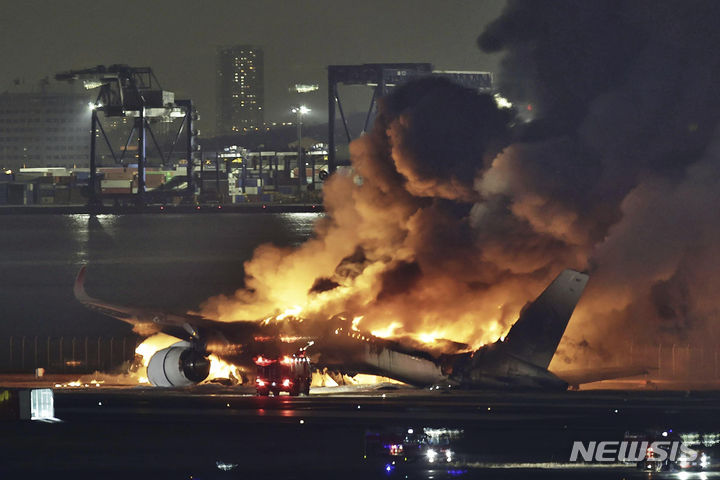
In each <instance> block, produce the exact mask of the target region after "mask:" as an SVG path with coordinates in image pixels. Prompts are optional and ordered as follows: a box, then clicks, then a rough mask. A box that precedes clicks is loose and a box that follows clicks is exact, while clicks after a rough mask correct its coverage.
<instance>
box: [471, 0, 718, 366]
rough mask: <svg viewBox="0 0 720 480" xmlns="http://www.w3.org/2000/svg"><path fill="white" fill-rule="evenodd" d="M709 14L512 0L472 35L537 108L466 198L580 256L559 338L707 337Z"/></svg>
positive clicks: (713, 102) (713, 70)
mask: <svg viewBox="0 0 720 480" xmlns="http://www.w3.org/2000/svg"><path fill="white" fill-rule="evenodd" d="M719 14H720V4H719V3H718V2H714V1H691V2H681V1H664V2H651V1H639V2H625V1H586V2H574V1H556V2H533V1H511V2H509V3H508V6H507V8H506V10H505V12H504V13H503V14H502V16H501V17H500V18H498V19H497V20H496V21H495V22H494V23H493V24H491V25H490V26H489V27H488V29H487V30H486V31H485V32H484V33H483V34H482V35H481V36H480V38H479V44H480V46H481V48H483V49H484V50H486V51H502V52H504V60H503V67H504V68H503V72H502V75H501V78H500V80H501V90H502V91H504V92H506V93H507V95H508V96H510V98H511V99H513V100H516V101H520V102H523V103H522V104H523V105H524V104H525V103H528V104H530V105H531V107H532V111H533V112H534V113H535V114H536V115H537V117H536V118H537V120H536V121H534V122H530V123H528V124H526V125H524V126H523V127H522V128H521V129H518V132H517V133H518V135H517V138H516V140H515V142H514V144H513V145H511V146H510V147H508V148H507V149H506V150H505V151H504V152H503V153H502V154H501V155H499V156H498V157H497V158H496V159H495V161H494V163H493V166H492V167H491V168H490V170H488V171H487V172H485V173H484V174H483V175H481V176H480V177H479V179H478V182H477V185H478V189H479V191H480V192H481V194H483V197H484V198H485V199H486V202H485V203H484V204H481V205H479V206H478V207H476V213H477V214H478V217H479V218H480V219H481V220H482V223H483V224H484V225H493V224H498V222H510V223H513V224H514V225H515V228H516V229H519V230H522V229H527V228H528V226H529V228H530V229H531V232H530V233H529V235H528V232H525V233H524V235H525V237H526V240H527V239H528V238H536V237H537V236H538V235H540V236H550V237H551V238H554V239H556V240H557V241H558V242H560V243H561V245H560V246H559V247H558V250H559V251H560V252H563V253H565V254H567V253H568V252H571V251H572V252H576V253H577V254H578V257H579V258H587V260H588V264H589V267H590V268H591V273H592V274H593V278H592V280H591V282H590V284H589V287H588V290H587V292H586V294H585V298H584V300H583V302H581V304H580V308H579V311H578V312H577V314H576V317H575V321H574V322H572V323H571V324H570V328H569V331H568V334H567V335H566V340H568V341H567V342H565V344H566V345H565V346H566V347H567V346H569V345H571V344H573V343H575V344H581V345H585V346H588V345H591V346H595V348H596V350H606V351H612V350H613V348H614V347H615V346H617V347H619V348H623V344H622V343H621V342H618V341H608V339H610V338H614V339H621V338H623V337H628V338H632V339H634V340H635V341H636V342H640V341H642V340H643V339H645V340H647V341H648V342H660V341H668V342H681V341H697V340H698V338H703V339H705V340H708V341H709V342H710V343H714V342H716V341H717V340H718V338H717V337H716V336H715V335H716V333H717V329H716V328H715V327H713V323H715V322H716V319H717V318H718V307H719V306H720V302H718V301H717V300H715V299H714V298H713V297H714V296H715V295H714V293H713V292H715V291H717V288H718V287H719V286H720V269H718V268H717V266H718V265H717V263H718V256H717V249H718V248H719V246H720V237H719V234H720V216H719V215H718V213H717V210H716V208H715V205H716V204H717V200H718V188H717V185H718V183H717V181H718V180H719V179H720V137H718V117H720V91H719V90H718V89H717V88H716V87H715V85H714V84H715V80H714V79H716V78H718V75H719V74H720V58H719V57H718V56H717V55H716V52H715V45H718V41H720V31H718V29H717V28H716V20H715V19H717V18H719V17H718V15H719ZM488 203H489V205H488ZM492 205H500V207H499V208H493V206H492ZM505 206H507V208H508V209H509V210H510V214H509V215H508V212H506V211H503V210H502V209H503V208H505ZM508 217H510V218H508ZM498 218H500V219H501V220H498ZM520 251H527V250H526V248H525V247H521V248H520ZM588 340H589V342H588ZM556 360H557V359H556Z"/></svg>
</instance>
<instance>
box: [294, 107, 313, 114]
mask: <svg viewBox="0 0 720 480" xmlns="http://www.w3.org/2000/svg"><path fill="white" fill-rule="evenodd" d="M290 111H291V112H292V113H295V114H299V115H307V114H308V113H310V112H312V109H310V108H308V107H306V106H305V105H300V106H299V107H293V108H292V110H290Z"/></svg>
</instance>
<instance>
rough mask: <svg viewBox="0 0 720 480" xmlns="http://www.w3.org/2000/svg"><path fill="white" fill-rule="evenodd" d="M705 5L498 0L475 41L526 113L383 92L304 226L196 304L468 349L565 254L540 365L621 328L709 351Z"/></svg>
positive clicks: (711, 139) (716, 167) (710, 112)
mask: <svg viewBox="0 0 720 480" xmlns="http://www.w3.org/2000/svg"><path fill="white" fill-rule="evenodd" d="M719 18H720V3H718V2H715V1H713V0H708V1H691V2H688V1H664V2H656V1H634V2H627V1H583V2H578V1H574V0H566V1H553V2H538V1H535V0H515V1H510V2H508V4H507V6H506V8H505V10H504V11H503V13H502V14H501V16H500V17H499V18H498V19H496V20H495V21H494V22H492V23H491V24H490V25H489V26H487V28H485V29H481V28H479V29H478V32H477V33H478V35H479V38H478V39H477V44H478V46H479V47H480V48H481V49H482V51H484V52H486V53H495V54H500V55H502V59H503V60H502V69H501V71H500V88H501V90H502V91H503V92H504V93H505V94H506V96H508V97H509V98H510V100H512V101H520V102H530V103H531V104H532V105H533V107H534V108H533V114H534V119H533V120H532V121H530V122H525V121H521V120H518V119H513V118H512V115H511V114H510V112H508V111H505V110H501V109H499V108H498V107H496V106H495V104H494V102H493V101H492V98H491V97H487V96H482V95H478V94H476V93H474V92H471V91H468V90H464V89H462V88H459V87H456V86H454V85H451V84H448V83H445V82H443V81H439V80H429V79H426V80H422V81H420V82H418V83H414V84H410V85H408V86H406V87H404V88H399V89H397V90H396V91H395V92H394V93H393V94H392V95H391V96H390V97H388V98H385V99H384V100H383V102H382V105H381V113H380V115H379V116H378V118H377V121H376V123H375V126H374V129H373V131H372V132H371V133H370V134H368V135H366V136H364V137H362V138H360V139H358V140H356V141H355V142H353V144H352V145H351V155H352V161H353V165H354V167H355V172H356V173H357V174H359V176H360V177H361V178H362V181H359V180H358V179H357V178H352V177H349V176H342V175H337V176H335V177H334V178H332V179H331V180H330V181H329V182H327V184H326V186H325V205H326V209H327V211H328V214H329V215H328V218H327V219H325V220H323V221H322V222H320V223H319V224H318V226H317V231H316V237H315V238H314V239H312V240H310V241H309V242H307V243H306V244H304V245H302V246H301V247H299V248H298V249H295V250H292V249H290V250H288V249H279V248H276V247H273V246H263V247H261V248H259V249H258V250H257V251H256V254H255V257H254V258H253V260H251V261H250V262H249V263H248V264H247V265H246V271H247V274H248V278H247V282H246V283H247V287H248V288H247V289H242V290H239V291H238V292H237V293H236V295H235V296H234V297H230V298H225V297H217V298H214V299H211V300H210V301H209V302H208V303H207V305H205V309H204V311H205V313H207V314H210V315H213V316H219V317H220V318H224V319H228V320H230V319H236V318H238V317H243V316H244V317H250V318H256V317H260V316H262V315H265V314H267V312H272V311H277V312H281V311H283V310H284V309H286V308H290V307H294V306H298V307H301V308H302V309H303V314H306V315H307V316H309V317H313V316H314V317H318V318H323V317H324V316H328V315H331V314H334V313H338V312H341V311H348V312H350V314H351V315H353V316H354V315H363V316H364V317H363V319H362V320H361V326H363V327H365V328H367V329H370V330H375V331H379V333H381V334H383V335H387V334H392V335H394V336H403V335H405V336H410V337H412V338H415V339H417V340H420V341H428V340H432V339H433V338H436V337H444V338H449V339H452V340H457V341H461V342H468V343H471V344H473V345H474V346H478V345H479V344H481V343H483V342H487V341H492V340H494V339H496V338H498V337H499V336H500V335H502V334H504V333H506V332H507V329H508V327H509V325H510V324H511V323H512V322H513V321H514V320H515V319H516V318H517V315H518V313H519V311H520V309H521V308H522V306H523V305H524V304H525V303H526V302H527V301H529V300H532V299H533V298H534V297H535V296H537V295H538V294H539V293H540V291H541V290H542V289H543V287H544V286H545V285H546V284H547V283H549V282H550V280H551V279H552V278H553V277H554V276H555V275H557V274H558V273H559V272H560V271H561V270H562V269H563V268H566V267H571V268H576V269H580V270H589V271H590V273H591V275H592V276H591V280H590V283H589V286H588V288H587V290H586V292H585V296H584V298H583V300H582V301H581V303H580V305H579V307H578V310H577V312H576V315H575V316H574V317H573V320H572V322H571V324H570V327H569V329H568V332H567V334H566V336H565V338H564V341H563V344H562V345H561V351H560V355H558V356H556V358H555V362H556V364H560V366H562V365H563V364H565V363H566V362H569V361H570V360H571V359H572V358H574V357H575V356H576V355H578V354H579V355H583V354H593V355H596V354H597V355H600V356H601V357H606V358H607V356H608V355H611V354H612V353H613V351H614V350H615V351H616V350H618V349H620V348H624V346H623V345H622V340H624V339H626V338H629V339H633V340H635V341H637V342H641V341H648V342H651V343H655V342H657V341H667V342H684V341H701V340H702V341H707V342H708V343H710V344H713V345H714V344H716V343H717V340H718V338H717V335H718V333H719V332H718V328H717V327H716V326H715V324H716V323H717V322H718V321H719V320H720V298H719V297H718V296H717V295H716V292H717V291H719V289H720V268H718V267H720V265H719V263H720V255H719V254H720V251H718V250H720V214H719V213H718V209H717V205H718V200H720V198H718V197H720V193H719V192H720V189H719V188H718V180H720V137H719V136H718V120H719V119H720V118H719V117H720V89H718V88H716V80H717V79H718V78H720V56H718V55H717V52H716V46H717V45H719V44H720V41H719V40H720V38H719V37H720V29H718V28H717V26H718V25H717V23H718V19H719ZM576 347H578V348H582V349H585V350H586V351H585V352H583V351H581V350H578V349H577V348H576Z"/></svg>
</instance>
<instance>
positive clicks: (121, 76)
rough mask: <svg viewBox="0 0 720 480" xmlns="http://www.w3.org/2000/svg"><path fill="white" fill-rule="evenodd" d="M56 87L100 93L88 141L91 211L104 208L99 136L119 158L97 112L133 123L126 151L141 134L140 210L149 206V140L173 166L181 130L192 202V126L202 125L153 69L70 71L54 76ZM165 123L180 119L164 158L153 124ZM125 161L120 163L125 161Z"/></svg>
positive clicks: (189, 105)
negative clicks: (70, 85) (78, 85)
mask: <svg viewBox="0 0 720 480" xmlns="http://www.w3.org/2000/svg"><path fill="white" fill-rule="evenodd" d="M55 79H56V80H58V81H69V82H74V81H82V82H83V84H84V86H85V88H86V89H88V90H89V89H95V88H99V89H100V90H99V92H98V95H97V98H96V100H95V102H94V103H92V104H91V108H92V120H91V133H90V135H91V137H90V185H89V189H90V195H89V197H90V198H89V203H90V205H98V204H100V203H101V202H102V200H101V197H100V190H99V188H98V181H97V163H96V154H97V150H96V139H97V134H98V131H99V132H100V133H101V134H102V136H103V138H104V139H105V143H106V144H107V146H108V148H109V149H110V153H111V154H112V157H113V159H114V160H115V162H116V163H117V162H118V157H117V156H116V155H115V151H114V150H113V148H112V145H111V144H110V140H109V139H108V137H107V135H106V134H105V129H104V128H103V126H102V123H101V122H100V119H99V117H98V112H103V114H104V115H105V116H106V117H119V116H122V117H134V118H135V122H134V125H133V129H132V130H131V131H130V135H129V136H128V140H127V142H126V145H125V146H126V148H125V150H124V151H123V154H122V155H123V156H124V154H125V151H127V147H128V146H129V144H130V143H131V139H132V136H133V134H134V133H135V132H137V134H138V154H137V164H138V189H137V194H136V203H137V204H138V205H140V206H142V205H144V204H145V167H146V160H147V158H146V143H147V142H146V139H147V135H148V134H149V136H150V138H151V139H152V141H153V143H154V145H155V148H156V149H157V150H158V152H159V153H160V156H161V157H162V159H163V163H164V162H166V161H168V160H170V156H171V155H172V153H173V151H174V149H175V146H176V144H177V143H178V141H179V140H180V137H181V135H182V132H183V130H184V131H185V139H186V142H185V148H186V150H187V189H186V192H187V193H188V194H189V195H190V196H192V194H193V193H194V186H193V183H192V167H193V163H194V154H195V152H196V151H197V150H198V148H199V147H198V145H197V144H196V142H195V138H196V137H197V135H198V132H197V130H195V129H194V128H193V122H194V121H196V120H198V118H199V117H198V115H197V112H195V111H194V109H193V104H192V101H191V100H175V94H174V93H173V92H170V91H167V90H163V89H162V87H161V86H160V82H159V81H158V79H157V77H156V76H155V74H154V73H153V71H152V69H151V68H150V67H130V66H128V65H110V66H109V67H106V66H104V65H98V66H96V67H92V68H86V69H82V70H70V71H67V72H61V73H58V74H57V75H55ZM157 117H167V118H170V119H171V118H182V119H183V121H182V122H181V124H180V126H179V128H178V131H177V134H176V135H175V138H174V141H173V143H172V144H171V147H170V151H169V152H168V154H167V156H166V155H165V154H163V152H162V149H161V148H160V145H159V144H158V142H157V139H156V138H155V134H154V133H153V131H152V129H151V128H150V124H149V122H148V119H149V118H157ZM121 160H122V157H121Z"/></svg>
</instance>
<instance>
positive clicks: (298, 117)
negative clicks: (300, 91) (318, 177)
mask: <svg viewBox="0 0 720 480" xmlns="http://www.w3.org/2000/svg"><path fill="white" fill-rule="evenodd" d="M291 111H292V113H294V114H295V124H296V125H297V166H298V175H299V176H300V186H299V188H298V192H299V193H300V192H302V190H303V187H304V186H306V184H307V179H306V178H305V177H306V172H305V160H304V159H303V155H302V144H301V140H302V118H303V115H306V114H308V113H310V112H311V111H312V110H310V109H309V108H308V107H306V106H305V105H300V106H299V107H293V109H292V110H291Z"/></svg>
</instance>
